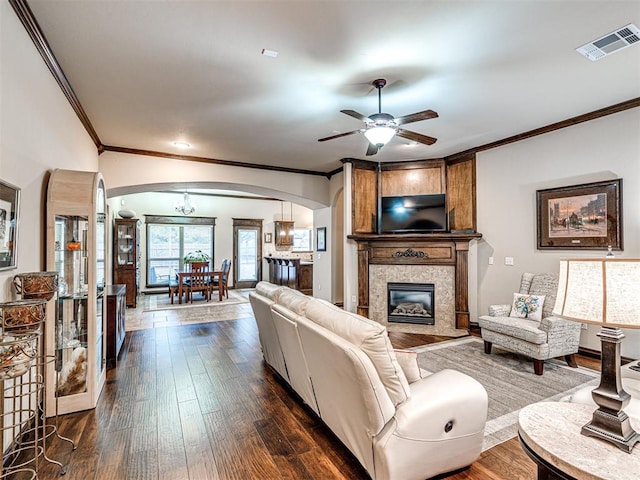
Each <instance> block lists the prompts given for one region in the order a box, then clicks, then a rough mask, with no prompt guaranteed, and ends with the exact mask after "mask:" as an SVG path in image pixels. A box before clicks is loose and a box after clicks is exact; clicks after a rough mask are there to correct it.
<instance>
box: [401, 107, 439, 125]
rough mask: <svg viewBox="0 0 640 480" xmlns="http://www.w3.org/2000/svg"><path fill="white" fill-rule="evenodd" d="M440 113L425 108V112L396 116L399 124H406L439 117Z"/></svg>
mask: <svg viewBox="0 0 640 480" xmlns="http://www.w3.org/2000/svg"><path fill="white" fill-rule="evenodd" d="M437 117H438V114H437V113H436V112H434V111H433V110H425V111H423V112H416V113H412V114H410V115H405V116H404V117H399V118H396V123H397V124H398V125H404V124H405V123H412V122H419V121H420V120H428V119H430V118H437Z"/></svg>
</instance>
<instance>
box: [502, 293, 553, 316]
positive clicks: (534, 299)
mask: <svg viewBox="0 0 640 480" xmlns="http://www.w3.org/2000/svg"><path fill="white" fill-rule="evenodd" d="M544 297H545V296H544V295H525V294H522V293H514V294H513V304H512V305H511V313H510V314H509V316H510V317H518V318H529V319H531V320H538V321H540V320H542V306H543V305H544Z"/></svg>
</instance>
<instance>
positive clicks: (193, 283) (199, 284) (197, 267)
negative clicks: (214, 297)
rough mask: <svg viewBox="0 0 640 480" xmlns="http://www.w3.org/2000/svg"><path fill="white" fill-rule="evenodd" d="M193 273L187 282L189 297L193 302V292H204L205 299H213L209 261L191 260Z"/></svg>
mask: <svg viewBox="0 0 640 480" xmlns="http://www.w3.org/2000/svg"><path fill="white" fill-rule="evenodd" d="M190 269H191V274H190V275H189V277H187V278H188V280H189V281H188V282H187V298H188V299H189V301H190V302H191V303H193V293H194V292H202V295H204V298H205V300H206V301H207V302H208V301H209V300H210V299H211V283H210V282H209V262H191V263H190Z"/></svg>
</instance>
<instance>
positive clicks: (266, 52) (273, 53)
mask: <svg viewBox="0 0 640 480" xmlns="http://www.w3.org/2000/svg"><path fill="white" fill-rule="evenodd" d="M262 55H264V56H265V57H272V58H276V57H277V56H278V52H276V51H275V50H268V49H266V48H263V49H262Z"/></svg>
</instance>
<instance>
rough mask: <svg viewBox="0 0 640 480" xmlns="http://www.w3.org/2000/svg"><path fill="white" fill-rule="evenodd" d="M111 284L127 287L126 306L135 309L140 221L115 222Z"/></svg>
mask: <svg viewBox="0 0 640 480" xmlns="http://www.w3.org/2000/svg"><path fill="white" fill-rule="evenodd" d="M113 283H114V284H123V285H126V286H127V306H128V307H133V308H136V305H137V303H138V289H139V285H140V220H138V219H137V218H117V219H116V220H115V231H114V235H113Z"/></svg>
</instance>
